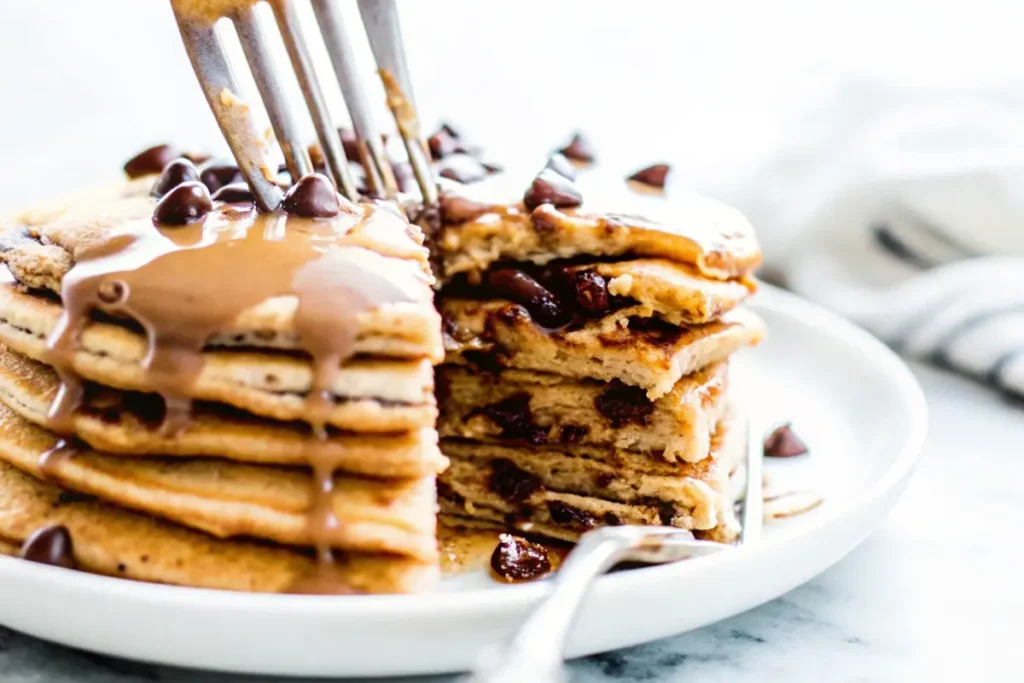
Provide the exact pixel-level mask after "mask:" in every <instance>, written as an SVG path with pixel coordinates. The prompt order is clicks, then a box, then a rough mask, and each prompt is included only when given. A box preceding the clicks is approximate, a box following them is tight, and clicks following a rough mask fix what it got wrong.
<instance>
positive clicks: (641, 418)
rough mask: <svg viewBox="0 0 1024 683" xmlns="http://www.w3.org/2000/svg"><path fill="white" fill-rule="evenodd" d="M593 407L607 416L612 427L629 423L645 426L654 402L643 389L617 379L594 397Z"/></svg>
mask: <svg viewBox="0 0 1024 683" xmlns="http://www.w3.org/2000/svg"><path fill="white" fill-rule="evenodd" d="M594 407H595V408H597V412H599V413H601V414H602V415H604V416H605V417H606V418H608V421H609V422H610V423H611V425H612V427H613V428H614V429H619V428H620V427H624V426H625V425H627V424H630V423H632V424H637V425H641V426H645V425H647V422H648V420H649V419H650V417H651V413H652V412H654V403H652V402H651V401H650V399H648V398H647V393H646V392H645V391H644V390H643V389H641V388H640V387H635V386H630V385H628V384H624V383H623V382H622V381H621V380H617V379H616V380H612V381H611V383H610V384H609V385H608V388H607V389H606V390H605V391H604V393H602V394H601V395H600V396H598V397H597V398H595V399H594Z"/></svg>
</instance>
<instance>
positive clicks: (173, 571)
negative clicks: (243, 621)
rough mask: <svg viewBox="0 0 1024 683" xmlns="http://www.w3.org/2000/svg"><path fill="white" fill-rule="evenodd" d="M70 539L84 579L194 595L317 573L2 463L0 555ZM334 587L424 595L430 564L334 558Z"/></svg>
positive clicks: (285, 583) (278, 585)
mask: <svg viewBox="0 0 1024 683" xmlns="http://www.w3.org/2000/svg"><path fill="white" fill-rule="evenodd" d="M51 524H59V525H63V526H64V527H66V528H67V529H68V531H69V533H70V534H71V539H72V544H73V546H74V557H75V562H76V564H77V566H78V568H79V569H82V570H84V571H88V572H92V573H96V574H106V575H109V576H118V577H122V578H127V579H136V580H140V581H150V582H155V583H164V584H172V585H178V586H193V587H197V588H216V589H222V590H234V591H251V592H271V593H278V592H286V591H288V590H289V589H290V588H291V587H292V586H294V585H295V584H296V583H297V582H299V581H301V580H302V579H303V578H304V577H306V576H309V575H311V574H312V573H313V571H314V569H315V562H314V560H313V559H312V557H311V556H309V555H307V554H305V553H302V552H298V551H296V550H293V549H289V548H285V547H281V546H274V545H271V544H267V543H260V542H255V541H244V540H221V539H216V538H213V537H211V536H208V535H207V534H204V533H201V532H198V531H193V530H191V529H186V528H185V527H181V526H178V525H176V524H172V523H170V522H165V521H163V520H160V519H156V518H154V517H150V516H148V515H143V514H139V513H137V512H131V511H129V510H125V509H122V508H119V507H116V506H114V505H110V504H108V503H104V502H102V501H99V500H95V499H92V498H89V497H87V496H81V495H78V494H74V493H71V492H69V491H67V490H65V489H62V488H60V487H58V486H55V485H53V484H49V483H46V482H43V481H40V480H38V479H36V478H34V477H30V476H28V475H26V474H23V473H22V472H20V471H18V470H17V469H15V468H14V467H12V466H10V465H8V464H7V463H5V462H0V552H7V553H13V552H16V548H17V546H20V545H21V544H22V543H23V542H24V541H25V540H26V539H27V538H28V537H29V536H30V535H32V533H34V532H35V531H36V530H38V529H40V528H42V527H44V526H49V525H51ZM335 569H336V571H337V579H338V580H339V581H340V582H343V583H344V584H345V585H348V586H351V587H352V588H353V589H354V590H357V591H363V592H367V593H411V592H419V591H425V590H429V589H430V588H431V587H433V586H434V585H435V584H436V583H437V581H438V579H439V571H438V569H437V567H436V566H435V565H434V564H432V563H424V562H419V561H417V560H415V559H412V558H407V557H398V556H391V555H377V554H360V553H348V554H339V556H338V561H337V564H336V566H335Z"/></svg>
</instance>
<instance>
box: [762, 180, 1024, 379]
mask: <svg viewBox="0 0 1024 683" xmlns="http://www.w3.org/2000/svg"><path fill="white" fill-rule="evenodd" d="M781 270H782V273H783V276H784V278H785V280H786V284H787V285H788V286H789V287H790V288H791V289H793V290H794V291H796V292H798V293H800V294H802V295H804V296H806V297H808V298H810V299H812V300H815V301H817V302H819V303H821V304H823V305H825V306H827V307H829V308H831V309H833V310H835V311H837V312H839V313H841V314H843V315H845V316H846V317H848V318H850V319H851V320H853V321H854V322H857V323H859V324H860V325H862V326H863V327H865V328H867V329H868V330H870V331H871V332H873V333H874V334H875V335H877V336H878V337H879V338H880V339H882V340H883V341H885V342H886V343H888V344H890V345H891V346H893V347H894V348H895V349H897V350H899V351H901V352H903V353H905V354H907V355H908V356H911V357H915V358H919V359H925V360H928V361H931V362H933V363H936V364H938V365H940V366H943V367H947V368H950V369H954V370H956V371H959V372H961V373H964V374H966V375H970V376H972V377H975V378H977V379H979V380H981V381H983V382H986V383H988V384H990V385H991V386H993V387H994V388H996V389H998V390H999V391H1002V392H1005V393H1007V394H1010V395H1014V396H1019V397H1024V167H1007V168H978V167H975V168H973V169H971V168H956V167H953V168H949V169H946V170H945V171H944V172H941V173H935V172H930V173H927V174H909V175H907V176H904V177H901V178H889V179H884V180H882V179H878V180H875V181H873V182H867V183H863V184H862V185H861V187H858V188H856V189H851V190H849V191H847V192H845V193H840V194H839V195H838V196H837V197H836V198H835V199H834V200H832V201H829V202H826V203H825V205H824V206H823V207H822V208H821V209H820V210H819V211H817V212H815V213H814V214H813V218H812V219H811V220H809V221H808V225H807V228H806V230H803V231H801V237H800V238H799V239H798V240H796V244H795V245H794V246H793V248H792V249H791V250H790V252H789V254H788V255H787V257H786V258H785V259H784V263H783V264H782V268H781Z"/></svg>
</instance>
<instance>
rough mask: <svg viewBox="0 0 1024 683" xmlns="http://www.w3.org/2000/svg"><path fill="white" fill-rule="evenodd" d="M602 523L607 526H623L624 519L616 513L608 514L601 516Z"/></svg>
mask: <svg viewBox="0 0 1024 683" xmlns="http://www.w3.org/2000/svg"><path fill="white" fill-rule="evenodd" d="M601 521H602V522H604V523H605V525H606V526H622V519H621V518H620V517H619V516H618V515H617V514H615V513H614V512H606V513H604V514H603V515H601Z"/></svg>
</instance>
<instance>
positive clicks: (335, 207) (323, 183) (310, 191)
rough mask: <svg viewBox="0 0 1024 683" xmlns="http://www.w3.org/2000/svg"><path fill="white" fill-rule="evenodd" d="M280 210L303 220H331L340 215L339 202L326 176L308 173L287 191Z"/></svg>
mask: <svg viewBox="0 0 1024 683" xmlns="http://www.w3.org/2000/svg"><path fill="white" fill-rule="evenodd" d="M281 208H282V209H284V210H285V211H287V212H288V213H290V214H292V215H294V216H301V217H303V218H333V217H334V216H337V215H338V214H339V213H341V200H340V199H339V198H338V193H337V192H336V191H335V189H334V185H332V184H331V181H330V180H328V179H327V176H325V175H321V174H319V173H308V174H306V175H304V176H302V177H301V178H299V182H297V183H295V184H294V185H292V187H291V189H290V190H288V194H286V195H285V196H284V201H283V202H281Z"/></svg>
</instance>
